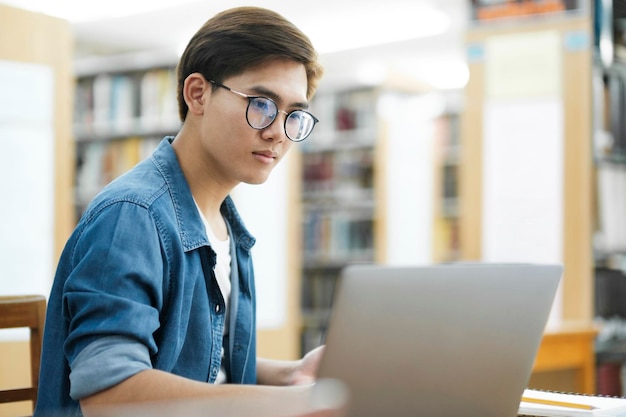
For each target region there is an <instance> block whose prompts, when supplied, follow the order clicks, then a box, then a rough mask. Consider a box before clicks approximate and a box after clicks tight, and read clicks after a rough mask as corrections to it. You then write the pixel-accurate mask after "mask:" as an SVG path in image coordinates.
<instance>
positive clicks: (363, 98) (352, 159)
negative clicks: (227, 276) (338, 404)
mask: <svg viewBox="0 0 626 417" xmlns="http://www.w3.org/2000/svg"><path fill="white" fill-rule="evenodd" d="M378 98H379V92H378V91H377V89H375V88H360V89H351V90H346V91H333V92H319V93H318V95H317V96H316V97H315V98H314V100H313V103H312V109H313V111H314V112H315V113H316V115H317V117H318V118H319V119H320V120H321V121H323V122H320V124H319V125H318V126H317V128H316V131H315V132H314V133H313V135H312V136H311V138H309V139H308V140H307V141H306V142H303V143H302V145H303V146H301V147H299V150H300V151H301V152H300V153H301V156H300V160H301V174H300V178H301V181H302V185H301V212H302V215H301V219H302V220H301V223H302V232H301V236H302V253H303V256H302V262H301V294H302V295H301V309H302V319H303V326H302V327H303V328H302V346H301V350H302V353H304V352H307V351H309V350H311V349H312V348H314V347H316V346H318V345H320V344H321V343H322V340H323V334H324V331H325V329H326V327H327V325H328V317H329V314H330V308H331V304H332V299H333V295H334V292H335V289H336V285H337V278H338V275H339V273H340V271H341V269H342V268H343V267H345V266H346V265H348V264H351V263H355V262H365V263H372V262H374V255H375V251H376V249H375V236H374V234H375V230H374V224H375V221H376V220H375V213H376V210H375V208H376V199H375V188H374V175H375V170H376V161H375V150H376V146H377V142H378V133H379V132H378V126H377V123H378V115H377V110H376V104H377V100H378Z"/></svg>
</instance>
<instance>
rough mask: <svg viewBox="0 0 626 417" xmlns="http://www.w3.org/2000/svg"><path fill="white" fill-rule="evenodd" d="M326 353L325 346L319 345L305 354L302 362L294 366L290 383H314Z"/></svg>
mask: <svg viewBox="0 0 626 417" xmlns="http://www.w3.org/2000/svg"><path fill="white" fill-rule="evenodd" d="M323 354H324V346H320V347H317V348H315V349H313V350H312V351H310V352H309V353H307V354H306V355H304V357H303V358H302V359H300V363H299V364H298V365H297V366H296V367H295V368H294V370H293V374H292V379H291V381H290V384H289V385H306V384H313V383H314V382H315V380H316V379H317V371H318V369H319V367H320V363H321V361H322V356H323Z"/></svg>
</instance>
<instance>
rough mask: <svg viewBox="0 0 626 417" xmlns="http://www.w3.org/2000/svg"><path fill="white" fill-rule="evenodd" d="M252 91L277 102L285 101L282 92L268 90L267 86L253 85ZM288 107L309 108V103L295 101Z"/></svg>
mask: <svg viewBox="0 0 626 417" xmlns="http://www.w3.org/2000/svg"><path fill="white" fill-rule="evenodd" d="M250 91H254V93H255V94H258V95H261V96H265V97H268V98H271V99H272V100H274V101H275V102H277V103H282V102H283V99H282V97H281V96H280V94H276V92H274V91H271V90H268V89H267V88H265V87H263V86H253V87H250ZM287 107H288V108H299V109H308V108H309V103H308V102H306V101H304V102H295V103H290V104H288V105H287Z"/></svg>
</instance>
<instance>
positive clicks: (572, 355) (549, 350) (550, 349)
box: [533, 322, 598, 394]
mask: <svg viewBox="0 0 626 417" xmlns="http://www.w3.org/2000/svg"><path fill="white" fill-rule="evenodd" d="M597 333H598V329H597V327H595V326H594V325H593V324H592V323H580V322H565V323H559V324H558V325H555V326H551V327H548V328H546V331H545V332H544V335H543V339H542V341H541V345H540V346H539V351H538V352H537V356H536V358H535V363H534V365H533V372H545V371H562V370H574V371H575V374H576V381H575V386H576V392H580V393H585V394H594V393H595V391H596V388H595V352H594V342H595V337H596V334H597Z"/></svg>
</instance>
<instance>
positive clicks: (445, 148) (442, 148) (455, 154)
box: [433, 91, 462, 263]
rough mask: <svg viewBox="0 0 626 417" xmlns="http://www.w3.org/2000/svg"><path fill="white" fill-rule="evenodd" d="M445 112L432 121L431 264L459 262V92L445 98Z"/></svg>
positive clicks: (460, 106) (447, 94)
mask: <svg viewBox="0 0 626 417" xmlns="http://www.w3.org/2000/svg"><path fill="white" fill-rule="evenodd" d="M445 98H446V108H445V112H444V113H443V114H442V115H441V116H439V117H437V118H436V119H435V123H436V125H435V129H436V135H435V153H434V160H435V172H434V176H435V181H434V187H435V188H434V189H435V192H434V196H433V204H434V219H433V229H434V230H433V262H435V263H438V262H454V261H458V260H460V259H461V248H460V241H459V227H460V220H459V218H460V216H461V209H460V208H461V201H460V198H459V172H460V170H461V155H462V150H461V143H460V140H461V138H460V132H459V127H460V118H461V117H460V114H461V111H462V98H461V92H459V91H453V92H448V93H446V95H445Z"/></svg>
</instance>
